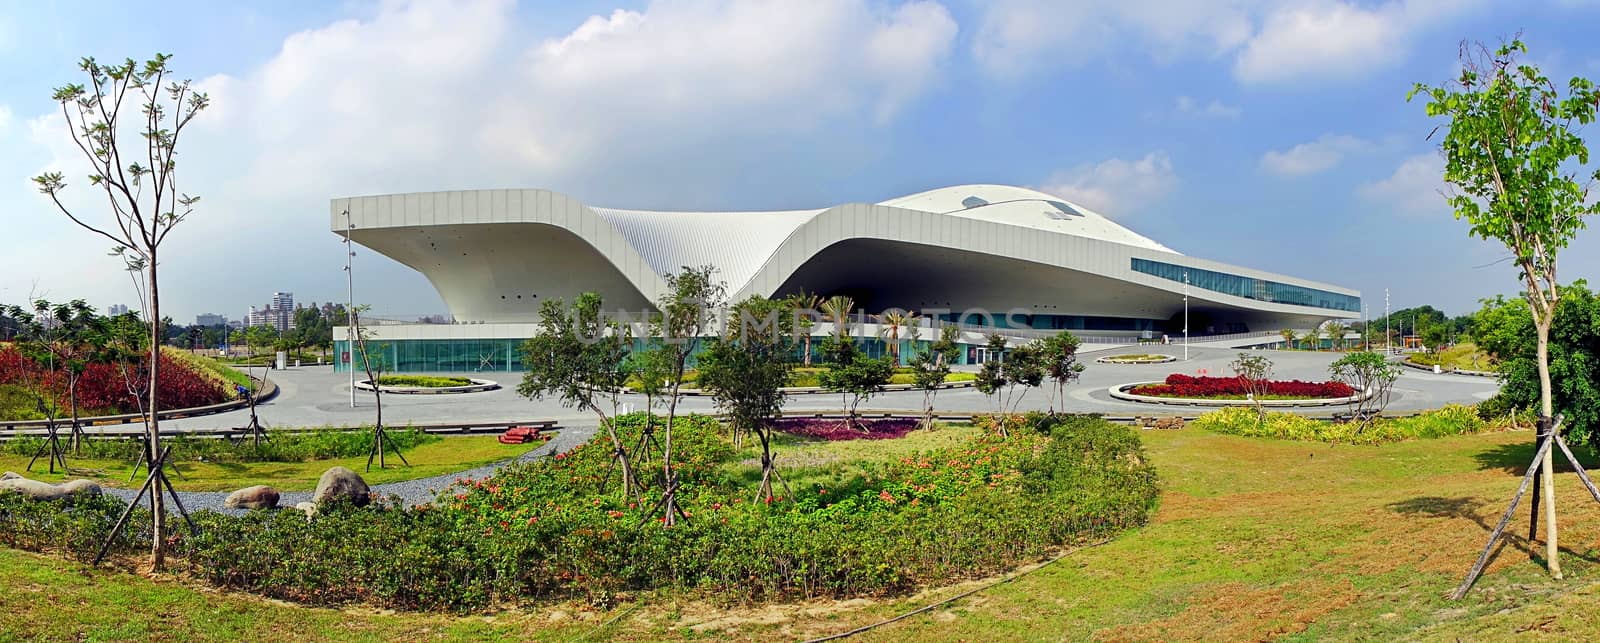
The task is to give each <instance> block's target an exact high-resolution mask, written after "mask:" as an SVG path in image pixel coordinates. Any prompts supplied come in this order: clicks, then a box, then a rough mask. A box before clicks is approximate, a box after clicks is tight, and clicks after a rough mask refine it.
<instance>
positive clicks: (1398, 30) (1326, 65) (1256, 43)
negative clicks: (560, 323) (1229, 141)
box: [1233, 0, 1477, 83]
mask: <svg viewBox="0 0 1600 643" xmlns="http://www.w3.org/2000/svg"><path fill="white" fill-rule="evenodd" d="M1474 4H1477V2H1475V1H1467V2H1445V1H1443V0H1394V1H1392V2H1387V3H1384V4H1381V5H1377V6H1362V5H1358V4H1356V3H1353V2H1344V1H1342V0H1312V1H1310V2H1300V3H1294V4H1284V5H1279V6H1277V8H1275V9H1273V10H1272V11H1271V12H1270V13H1268V14H1267V15H1266V16H1265V17H1264V18H1263V19H1262V24H1261V28H1260V29H1259V30H1258V31H1257V32H1256V33H1255V35H1253V36H1252V37H1251V38H1250V40H1249V42H1247V43H1246V44H1245V45H1244V47H1243V49H1242V50H1241V51H1240V52H1239V56H1238V58H1237V59H1236V60H1235V61H1234V66H1233V72H1234V76H1235V77H1237V78H1238V79H1239V80H1240V81H1241V82H1245V83H1278V82H1296V81H1301V80H1304V79H1307V78H1316V79H1334V80H1342V79H1349V78H1355V77H1359V76H1362V75H1364V74H1366V73H1368V72H1371V71H1374V70H1377V69H1383V68H1386V67H1390V66H1392V65H1395V64H1396V63H1398V62H1400V61H1401V60H1402V59H1404V57H1405V56H1406V54H1407V49H1408V46H1409V44H1410V39H1411V36H1412V34H1413V33H1415V32H1417V31H1420V30H1422V29H1424V28H1427V27H1429V26H1431V25H1434V24H1437V23H1439V22H1440V21H1442V20H1444V19H1446V18H1449V17H1451V16H1452V15H1453V14H1458V13H1460V12H1462V11H1463V10H1465V9H1469V8H1471V6H1472V5H1474Z"/></svg>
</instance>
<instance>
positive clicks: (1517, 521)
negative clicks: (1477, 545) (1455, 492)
mask: <svg viewBox="0 0 1600 643" xmlns="http://www.w3.org/2000/svg"><path fill="white" fill-rule="evenodd" d="M1579 457H1582V456H1579ZM1528 458H1529V459H1530V460H1531V459H1532V458H1533V451H1532V449H1531V448H1530V449H1529V451H1528ZM1506 502H1510V499H1509V498H1507V499H1506ZM1487 505H1489V503H1488V502H1487V501H1485V500H1483V499H1481V498H1470V497H1459V498H1444V497H1439V496H1419V497H1416V498H1411V499H1408V500H1401V501H1398V502H1391V503H1389V504H1388V505H1385V507H1386V508H1387V509H1389V511H1392V512H1395V513H1398V514H1406V515H1412V516H1425V517H1429V518H1463V519H1466V520H1471V521H1472V522H1475V523H1477V524H1478V526H1479V527H1480V528H1481V529H1482V530H1483V531H1482V532H1478V533H1471V534H1470V537H1471V538H1474V539H1481V538H1487V537H1488V534H1489V532H1491V531H1493V530H1494V527H1495V525H1497V524H1499V520H1500V516H1501V515H1503V514H1504V511H1505V505H1497V506H1495V507H1493V509H1494V510H1495V513H1494V515H1493V516H1491V517H1492V518H1493V519H1494V521H1495V522H1494V523H1493V524H1491V523H1490V522H1489V521H1488V519H1486V518H1484V516H1483V515H1482V514H1481V513H1480V511H1479V510H1481V509H1483V508H1485V507H1486V506H1487ZM1528 506H1529V503H1528V497H1527V496H1524V497H1523V500H1522V502H1521V503H1519V504H1518V505H1517V511H1516V513H1514V514H1512V516H1511V522H1509V523H1508V524H1507V525H1506V529H1505V531H1503V532H1501V535H1500V540H1499V541H1497V542H1495V545H1494V550H1493V551H1491V552H1490V553H1489V559H1488V560H1487V561H1485V563H1484V566H1485V568H1486V569H1487V568H1488V567H1489V566H1492V565H1493V564H1494V562H1495V561H1496V560H1497V559H1499V558H1500V554H1501V553H1503V552H1504V551H1505V550H1506V548H1507V547H1510V548H1511V549H1513V550H1515V551H1518V552H1521V553H1522V554H1523V555H1525V556H1527V557H1528V561H1529V562H1530V563H1531V564H1533V565H1534V566H1536V567H1541V568H1542V567H1545V558H1544V543H1543V541H1530V540H1528V538H1527V537H1526V536H1525V534H1526V533H1527V529H1528V523H1527V522H1525V521H1524V520H1522V519H1521V518H1522V516H1524V515H1526V514H1527V512H1528V511H1529V509H1528ZM1463 536H1464V537H1467V536H1468V534H1463ZM1569 542H1570V541H1569ZM1560 549H1561V555H1562V556H1565V557H1572V558H1577V559H1579V560H1582V561H1584V562H1586V563H1589V564H1595V563H1600V558H1596V557H1595V556H1593V555H1591V554H1590V553H1589V552H1578V551H1575V550H1573V549H1571V548H1569V547H1561V548H1560ZM1470 565H1471V561H1466V560H1464V561H1462V566H1461V571H1462V573H1466V571H1467V569H1468V567H1470Z"/></svg>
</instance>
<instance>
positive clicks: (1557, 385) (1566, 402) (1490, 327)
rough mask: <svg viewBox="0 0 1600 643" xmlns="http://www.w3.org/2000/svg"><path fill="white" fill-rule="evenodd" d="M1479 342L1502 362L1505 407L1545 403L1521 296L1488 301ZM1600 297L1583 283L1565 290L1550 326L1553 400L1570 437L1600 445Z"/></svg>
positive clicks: (1479, 321) (1476, 328)
mask: <svg viewBox="0 0 1600 643" xmlns="http://www.w3.org/2000/svg"><path fill="white" fill-rule="evenodd" d="M1472 338H1473V341H1474V342H1475V343H1477V345H1478V348H1480V349H1482V350H1483V351H1484V352H1486V353H1489V354H1490V355H1491V356H1493V357H1494V359H1495V360H1496V361H1497V362H1498V364H1499V371H1500V381H1501V387H1500V393H1499V394H1498V396H1499V397H1500V399H1501V401H1503V402H1504V405H1505V406H1507V407H1510V408H1515V409H1532V408H1536V407H1537V406H1538V405H1539V369H1538V347H1537V345H1536V344H1535V333H1534V325H1533V315H1532V314H1531V312H1530V309H1529V307H1528V305H1527V303H1526V302H1525V301H1523V300H1520V299H1506V298H1505V297H1496V298H1494V299H1486V300H1484V302H1483V308H1482V309H1481V310H1479V311H1478V313H1477V315H1476V316H1475V319H1474V321H1473V334H1472ZM1596 356H1600V295H1597V294H1595V293H1593V292H1591V291H1590V290H1589V288H1588V285H1587V284H1585V283H1584V282H1582V281H1578V282H1574V283H1572V284H1571V285H1568V286H1566V287H1564V288H1562V289H1561V303H1560V304H1559V305H1558V306H1557V307H1556V318H1555V321H1554V322H1553V323H1552V324H1551V327H1550V350H1549V357H1550V377H1551V381H1552V389H1551V393H1552V398H1553V399H1552V401H1551V404H1552V406H1553V408H1554V410H1555V412H1556V413H1558V414H1560V415H1561V416H1562V417H1563V418H1565V420H1566V424H1565V426H1566V431H1567V436H1568V437H1570V438H1572V439H1573V440H1575V441H1578V442H1581V443H1585V444H1588V445H1589V446H1590V447H1591V448H1593V447H1600V358H1597V357H1596Z"/></svg>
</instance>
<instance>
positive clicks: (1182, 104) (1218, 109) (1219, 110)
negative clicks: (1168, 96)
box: [1176, 96, 1244, 118]
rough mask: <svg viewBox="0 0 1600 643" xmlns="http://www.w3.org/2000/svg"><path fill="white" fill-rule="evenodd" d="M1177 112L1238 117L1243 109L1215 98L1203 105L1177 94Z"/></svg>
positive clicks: (1209, 116)
mask: <svg viewBox="0 0 1600 643" xmlns="http://www.w3.org/2000/svg"><path fill="white" fill-rule="evenodd" d="M1176 107H1177V110H1178V113H1179V114H1185V115H1192V116H1205V117H1207V118H1238V117H1239V115H1240V114H1242V113H1244V110H1241V109H1239V108H1238V107H1235V106H1233V105H1227V104H1224V103H1223V102H1222V101H1219V100H1217V99H1215V98H1213V99H1211V101H1210V102H1208V103H1206V104H1205V105H1201V104H1200V103H1199V102H1198V101H1196V100H1195V99H1193V98H1190V97H1188V96H1179V97H1178V100H1177V105H1176Z"/></svg>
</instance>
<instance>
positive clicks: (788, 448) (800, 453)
mask: <svg viewBox="0 0 1600 643" xmlns="http://www.w3.org/2000/svg"><path fill="white" fill-rule="evenodd" d="M841 421H842V420H841ZM977 433H978V429H976V428H973V427H972V426H971V425H969V424H962V425H956V426H946V425H942V426H941V427H940V428H938V429H936V430H933V431H912V432H911V433H908V434H906V436H905V437H903V438H899V439H895V440H839V441H833V442H829V441H826V440H813V439H808V438H801V437H796V436H793V435H789V434H786V433H779V434H777V435H776V436H775V437H774V439H773V447H772V450H773V453H775V454H777V460H776V462H777V464H778V473H779V474H781V475H782V476H783V477H784V479H786V480H788V481H789V484H790V485H791V486H793V487H805V486H808V485H811V484H820V485H822V486H823V487H831V486H836V485H838V484H840V483H843V482H845V481H847V480H850V479H852V478H854V477H856V476H858V475H860V474H861V473H862V471H863V470H864V469H865V468H866V465H867V464H868V463H874V462H883V463H887V462H893V461H895V460H898V459H900V458H903V457H906V456H909V455H912V454H914V453H918V452H922V451H932V450H934V449H944V448H948V447H953V446H957V445H960V444H961V443H962V442H964V441H966V440H967V439H969V438H971V437H973V436H974V435H977ZM740 456H742V458H741V460H740V461H736V462H733V463H729V464H728V465H727V467H726V471H727V473H728V474H729V475H733V476H738V477H743V478H745V479H747V480H748V481H750V483H751V484H752V485H754V484H756V483H757V482H759V481H760V479H761V464H760V459H759V458H760V457H761V449H760V443H759V442H757V441H756V440H755V438H750V439H749V440H746V442H745V448H744V449H743V450H742V451H741V452H740Z"/></svg>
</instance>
